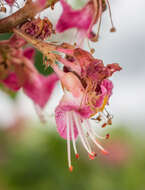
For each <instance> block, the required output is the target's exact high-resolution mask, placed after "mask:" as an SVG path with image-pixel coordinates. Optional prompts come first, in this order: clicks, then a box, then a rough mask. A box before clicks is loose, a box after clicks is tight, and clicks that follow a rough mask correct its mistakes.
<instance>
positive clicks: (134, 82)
mask: <svg viewBox="0 0 145 190" xmlns="http://www.w3.org/2000/svg"><path fill="white" fill-rule="evenodd" d="M79 2H80V3H78V1H77V0H75V1H73V2H72V1H70V0H69V3H71V4H72V5H73V6H74V8H76V7H81V6H82V5H83V4H84V2H83V0H82V1H79ZM110 4H111V8H112V14H113V20H114V23H115V26H116V28H117V32H116V33H109V29H110V21H109V17H108V11H106V12H105V13H104V16H103V20H102V27H101V32H100V41H99V42H98V43H95V44H93V43H92V44H91V47H93V48H95V54H94V56H95V57H97V58H100V59H102V60H103V61H104V64H110V63H113V62H117V63H119V64H120V65H121V66H122V67H123V70H122V71H121V72H119V73H116V74H115V75H114V76H113V77H112V81H113V83H114V91H113V95H112V97H111V101H110V106H109V110H110V112H111V113H112V114H113V115H114V118H113V125H112V126H111V127H107V128H105V129H102V130H101V133H102V134H106V133H108V132H109V133H110V135H111V139H109V140H107V141H105V142H104V147H105V148H106V149H107V150H108V151H109V152H110V154H109V155H108V156H106V157H104V156H102V155H98V156H97V158H96V159H95V160H93V161H90V160H89V159H88V157H87V154H86V152H85V151H84V150H83V148H82V147H81V144H80V143H79V140H78V149H79V153H80V159H79V160H76V159H75V156H73V166H74V171H73V172H72V173H70V172H69V171H68V168H67V152H66V142H65V140H63V139H61V138H60V137H59V135H58V134H57V132H56V126H55V121H54V114H53V113H54V109H55V106H56V105H57V104H58V102H59V100H60V98H61V96H62V91H61V89H60V86H59V84H58V85H57V87H56V89H55V90H54V93H53V95H52V98H51V100H50V101H49V102H48V105H47V106H46V108H45V115H46V119H47V123H46V124H42V123H41V122H40V121H39V118H38V117H37V114H36V112H35V109H34V105H33V103H32V102H31V100H30V99H29V98H28V97H26V96H25V95H24V93H23V92H22V91H20V92H19V93H17V94H16V93H13V92H11V91H9V90H8V89H5V88H4V87H3V86H1V87H0V88H1V90H0V190H23V189H28V190H32V189H36V190H40V189H41V190H47V189H60V190H71V189H76V190H88V189H90V190H96V189H98V190H116V189H117V190H145V180H144V179H145V130H144V129H145V88H144V84H145V64H144V60H145V12H144V7H145V1H144V0H110ZM15 10H16V9H15ZM15 10H14V11H15ZM61 11H62V9H61V7H60V4H59V3H58V4H57V5H56V7H55V10H54V11H52V10H47V11H45V12H44V13H43V14H41V16H42V17H43V16H48V17H49V19H50V20H51V21H52V22H53V23H56V21H57V19H58V17H59V16H60V14H61ZM0 16H1V18H2V17H3V16H4V15H0ZM94 30H95V29H94ZM73 33H74V31H73V30H70V31H67V32H65V33H64V34H59V35H57V37H56V39H57V40H58V41H59V40H61V41H62V39H63V40H64V41H70V40H72V37H73ZM9 36H10V35H9V34H4V35H0V40H2V39H7V38H9ZM52 40H53V38H52ZM85 49H88V45H87V42H86V43H85ZM35 65H36V67H37V69H38V70H39V71H40V72H41V73H42V74H44V75H48V74H50V73H51V72H52V70H50V69H47V70H45V69H44V67H43V65H42V55H41V54H40V53H39V52H36V56H35ZM72 155H74V154H73V152H72Z"/></svg>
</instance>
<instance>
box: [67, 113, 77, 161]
mask: <svg viewBox="0 0 145 190" xmlns="http://www.w3.org/2000/svg"><path fill="white" fill-rule="evenodd" d="M69 119H70V128H71V137H72V143H73V148H74V152H75V155H76V158H77V159H78V158H79V154H78V152H77V148H76V141H75V136H74V129H73V118H72V114H70V118H69Z"/></svg>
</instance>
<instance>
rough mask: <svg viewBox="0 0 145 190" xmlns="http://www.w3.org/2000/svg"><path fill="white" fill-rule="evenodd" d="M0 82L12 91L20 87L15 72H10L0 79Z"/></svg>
mask: <svg viewBox="0 0 145 190" xmlns="http://www.w3.org/2000/svg"><path fill="white" fill-rule="evenodd" d="M2 83H3V84H5V85H6V86H7V87H8V88H10V89H11V90H14V91H17V90H19V89H20V88H21V86H20V85H19V80H18V77H17V75H16V74H15V73H10V74H9V75H8V77H7V78H6V79H5V80H3V81H2Z"/></svg>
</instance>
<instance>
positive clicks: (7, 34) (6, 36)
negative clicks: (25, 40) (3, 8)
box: [0, 33, 12, 40]
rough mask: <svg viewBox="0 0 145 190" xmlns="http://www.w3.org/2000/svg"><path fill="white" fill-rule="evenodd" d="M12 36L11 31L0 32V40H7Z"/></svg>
mask: <svg viewBox="0 0 145 190" xmlns="http://www.w3.org/2000/svg"><path fill="white" fill-rule="evenodd" d="M11 36H12V33H4V34H0V40H8V39H9V38H10V37H11Z"/></svg>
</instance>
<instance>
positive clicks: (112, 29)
mask: <svg viewBox="0 0 145 190" xmlns="http://www.w3.org/2000/svg"><path fill="white" fill-rule="evenodd" d="M105 2H106V4H107V5H108V9H109V15H110V21H111V25H112V28H111V29H110V32H115V31H116V28H115V27H114V24H113V19H112V13H111V8H110V4H109V1H108V0H105Z"/></svg>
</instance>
